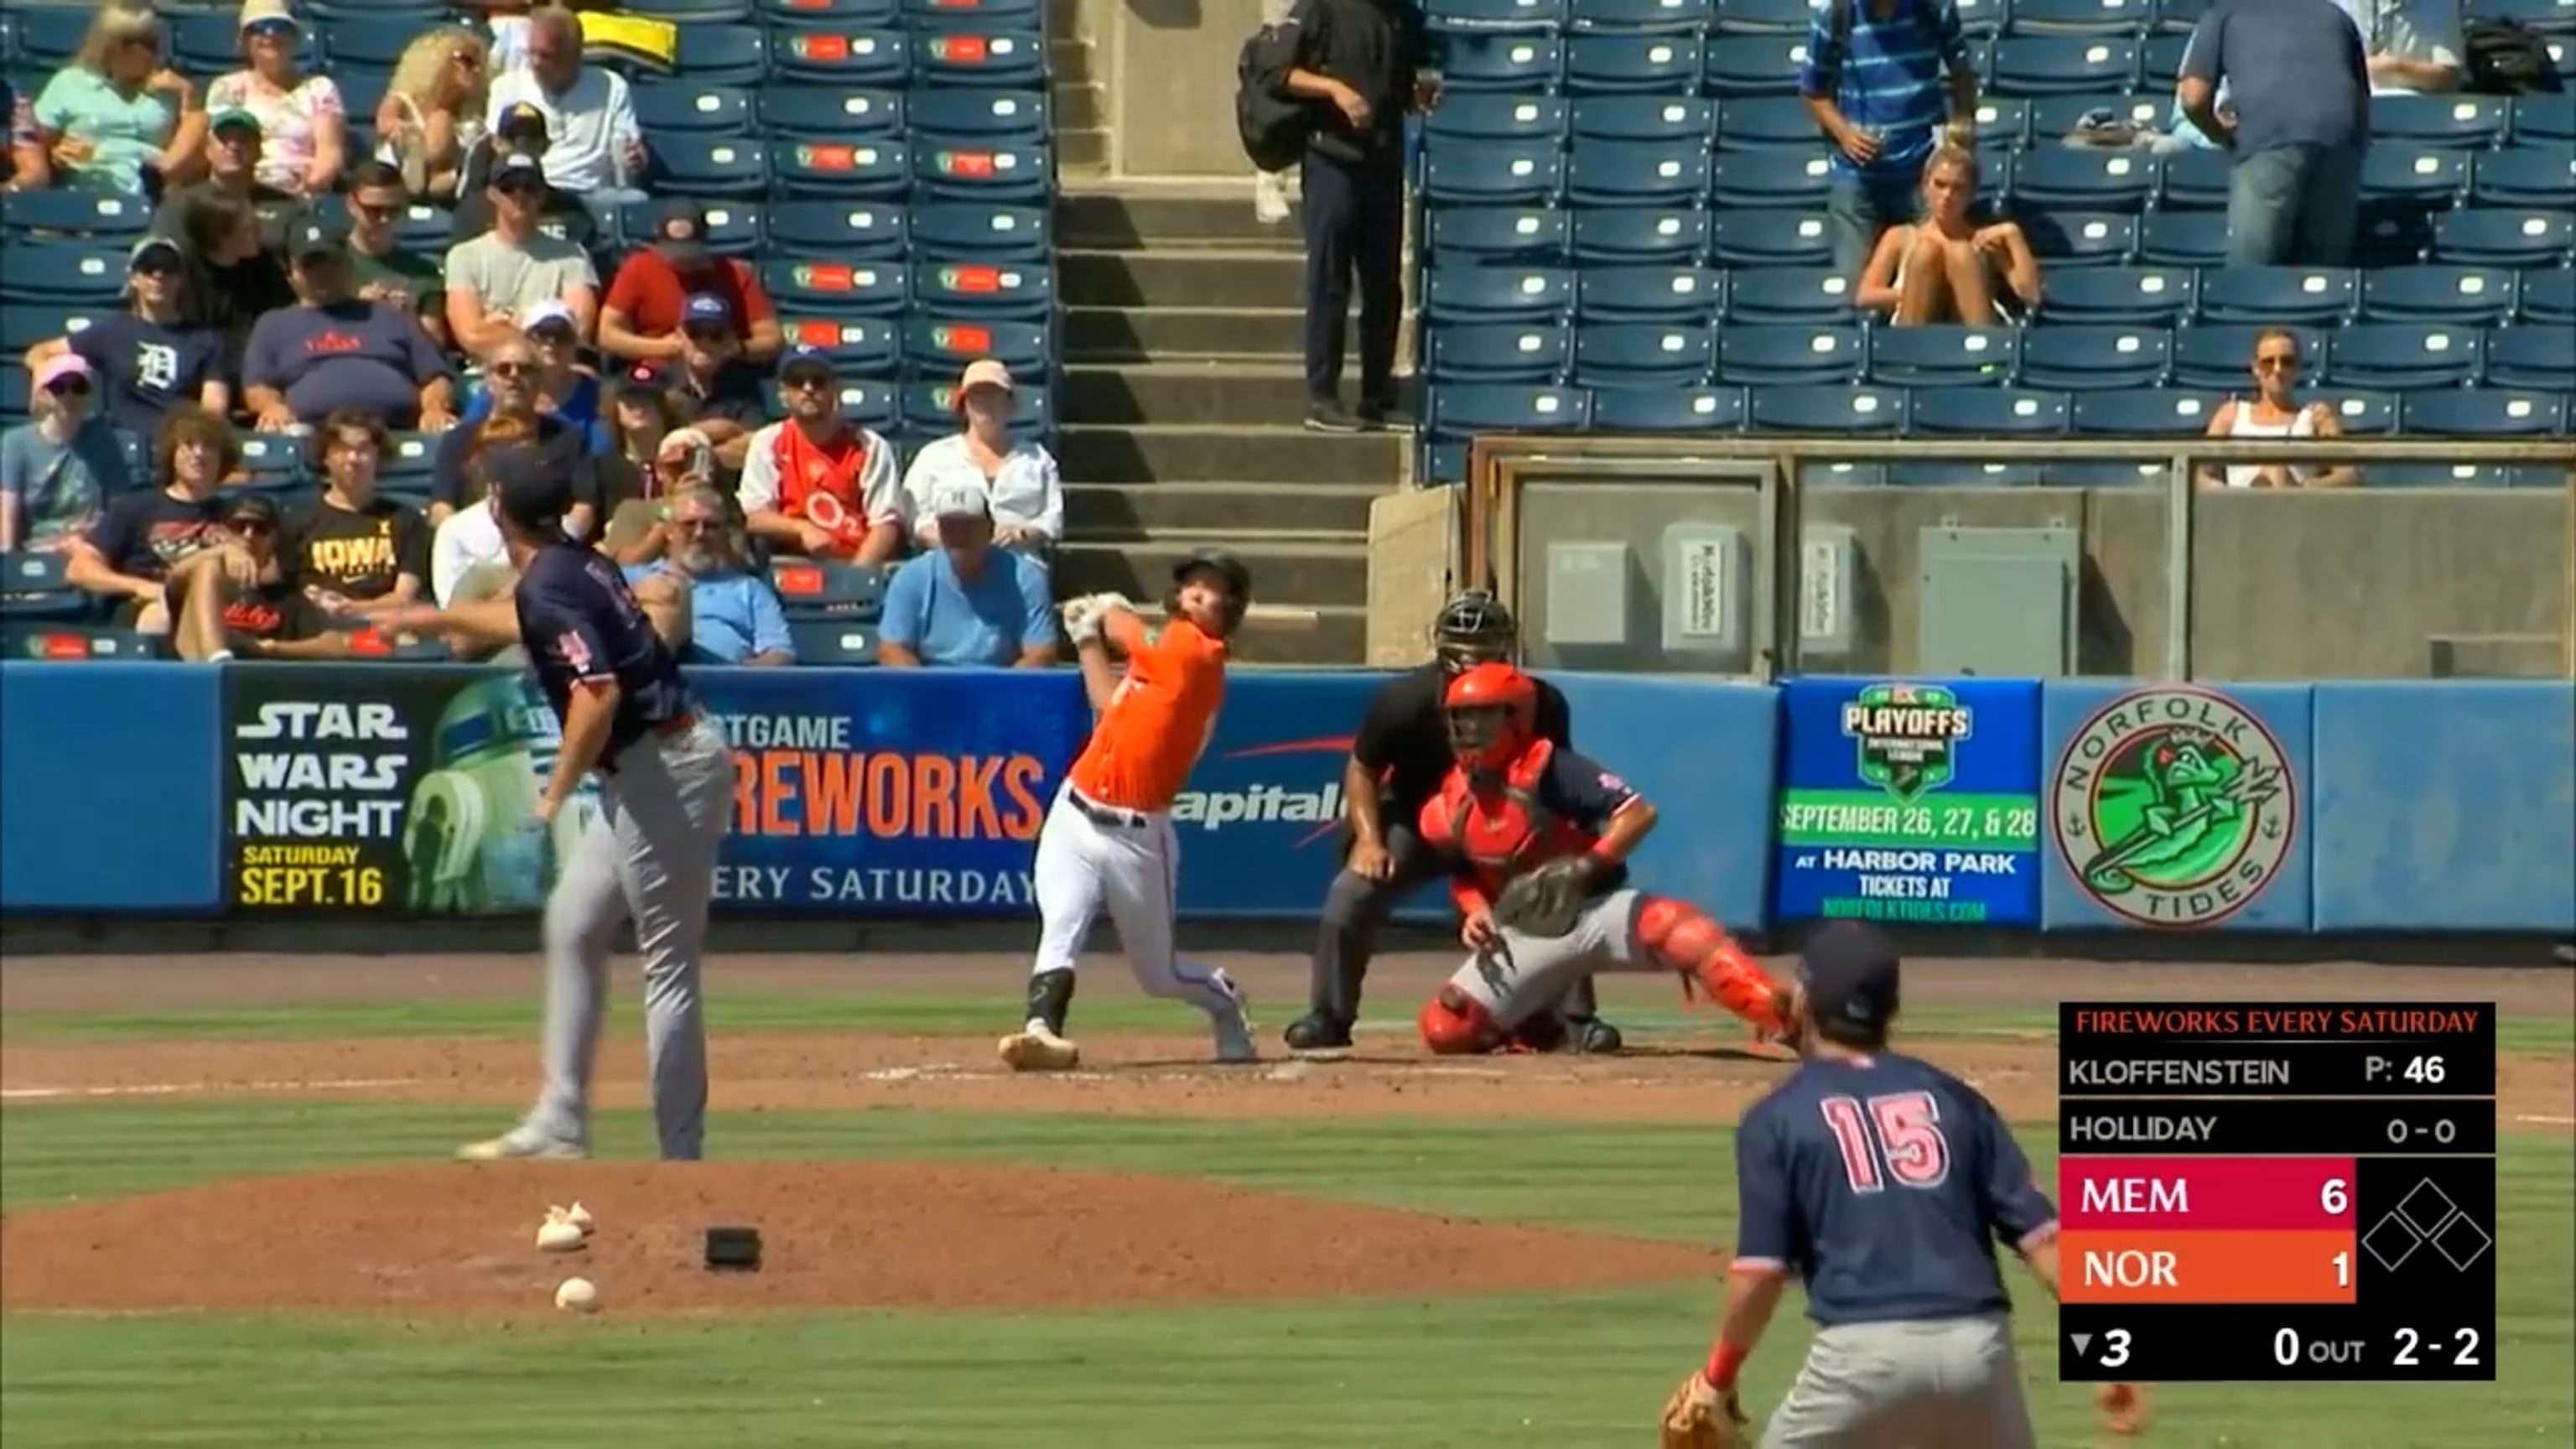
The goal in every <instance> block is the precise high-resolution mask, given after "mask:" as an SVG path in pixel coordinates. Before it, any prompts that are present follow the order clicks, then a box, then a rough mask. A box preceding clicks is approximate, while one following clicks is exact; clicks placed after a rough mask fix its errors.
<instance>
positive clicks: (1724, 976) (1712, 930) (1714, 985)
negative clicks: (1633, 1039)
mask: <svg viewBox="0 0 2576 1449" xmlns="http://www.w3.org/2000/svg"><path fill="white" fill-rule="evenodd" d="M1637 944H1638V945H1640V946H1643V947H1644V948H1645V949H1646V951H1647V953H1648V954H1649V955H1650V956H1652V957H1653V958H1654V960H1655V963H1656V964H1657V965H1660V966H1664V967H1667V968H1669V969H1671V970H1674V971H1678V972H1680V973H1681V974H1682V977H1683V979H1684V980H1686V981H1688V982H1690V983H1692V984H1695V985H1697V986H1698V987H1699V988H1700V989H1701V990H1702V991H1705V992H1707V993H1708V994H1709V996H1710V997H1711V998H1712V999H1713V1000H1715V1001H1716V1002H1717V1004H1718V1005H1720V1006H1723V1007H1725V1008H1726V1009H1727V1010H1729V1011H1731V1012H1734V1013H1735V1014H1736V1015H1737V1016H1740V1017H1742V1018H1744V1019H1745V1020H1746V1021H1749V1022H1751V1023H1753V1025H1754V1027H1755V1028H1756V1029H1758V1030H1760V1031H1762V1032H1763V1033H1764V1034H1766V1035H1769V1036H1773V1037H1778V1036H1780V1035H1781V1034H1783V1032H1784V1031H1785V1030H1786V1028H1787V1025H1788V1024H1787V1022H1786V1021H1785V1020H1784V1019H1783V1017H1782V1016H1781V1003H1782V1002H1783V1001H1785V1000H1786V999H1787V993H1786V992H1784V991H1782V990H1781V989H1780V987H1779V985H1778V984H1777V983H1775V982H1774V981H1772V979H1771V978H1770V976H1769V975H1768V974H1767V973H1765V972H1764V971H1763V969H1762V968H1761V967H1759V966H1757V965H1755V964H1753V958H1752V957H1750V956H1747V955H1745V954H1744V950H1743V948H1742V947H1740V946H1738V945H1736V944H1735V938H1734V937H1732V936H1729V935H1728V934H1726V930H1725V928H1724V927H1722V926H1720V925H1718V923H1717V922H1715V921H1712V920H1710V919H1709V918H1708V917H1707V916H1706V915H1705V914H1703V913H1701V911H1700V910H1699V909H1698V908H1697V907H1696V906H1693V905H1691V904H1689V903H1688V902H1686V901H1677V900H1674V899H1672V898H1671V897H1669V896H1648V897H1646V900H1645V904H1644V905H1643V906H1642V907H1641V908H1640V909H1639V910H1638V912H1637Z"/></svg>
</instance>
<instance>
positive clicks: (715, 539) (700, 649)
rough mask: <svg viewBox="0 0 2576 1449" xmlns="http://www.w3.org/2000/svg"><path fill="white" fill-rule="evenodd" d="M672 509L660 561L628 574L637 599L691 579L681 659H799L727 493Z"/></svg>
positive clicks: (679, 500)
mask: <svg viewBox="0 0 2576 1449" xmlns="http://www.w3.org/2000/svg"><path fill="white" fill-rule="evenodd" d="M670 510H671V516H670V518H669V519H668V520H667V521H666V522H663V523H662V524H660V525H659V526H658V528H657V532H658V533H660V535H661V539H660V543H661V547H660V550H659V553H660V557H661V563H660V564H659V565H658V566H657V565H651V564H645V565H638V566H634V567H630V568H628V569H627V570H626V576H627V578H628V579H630V580H632V581H633V582H634V584H635V586H636V598H637V600H638V601H639V602H641V601H642V600H643V598H644V588H645V585H646V583H647V582H648V581H650V580H653V579H655V578H657V577H673V578H676V579H678V580H680V581H682V582H685V583H686V584H687V595H686V598H687V604H686V608H685V610H684V611H683V612H682V614H681V616H680V617H681V619H682V620H683V624H682V627H681V628H680V630H679V631H678V632H679V635H680V637H679V639H678V640H677V641H676V647H678V648H679V649H680V650H681V662H682V663H684V664H751V665H776V664H793V663H795V662H796V643H795V640H794V639H793V638H792V637H790V636H789V634H788V632H787V611H786V610H785V609H784V608H781V607H780V606H779V603H778V595H777V593H776V592H775V591H773V590H772V589H771V588H770V587H769V580H767V579H764V578H762V577H761V576H760V575H758V574H756V573H753V572H751V571H750V570H749V569H747V568H745V567H744V566H743V562H742V552H741V550H740V549H739V548H737V547H736V546H735V544H734V539H733V529H732V527H731V524H730V521H729V520H728V519H727V518H726V516H725V500H724V495H723V494H721V493H718V492H716V491H715V490H714V489H713V488H709V487H705V486H703V485H701V486H698V487H692V488H688V489H685V490H683V491H682V492H681V493H679V494H678V495H677V496H676V497H674V498H672V499H671V502H670ZM1050 617H1052V614H1050ZM666 637H667V636H666Z"/></svg>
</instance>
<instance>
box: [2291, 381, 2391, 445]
mask: <svg viewBox="0 0 2576 1449" xmlns="http://www.w3.org/2000/svg"><path fill="white" fill-rule="evenodd" d="M2300 396H2301V401H2303V402H2310V403H2323V404H2324V405H2325V406H2326V409H2327V411H2329V412H2331V413H2333V414H2334V416H2335V421H2336V422H2338V423H2341V424H2342V425H2343V430H2344V431H2345V432H2346V433H2348V434H2350V435H2351V436H2353V437H2356V438H2384V437H2386V436H2388V435H2389V434H2391V433H2394V432H2396V431H2397V398H2396V395H2395V394H2393V393H2385V392H2372V391H2367V390H2364V389H2357V388H2341V387H2321V388H2313V389H2311V390H2309V391H2308V392H2306V393H2303V394H2301V395H2300Z"/></svg>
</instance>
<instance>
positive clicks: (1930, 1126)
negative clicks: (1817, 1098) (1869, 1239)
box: [1819, 1092, 1950, 1192]
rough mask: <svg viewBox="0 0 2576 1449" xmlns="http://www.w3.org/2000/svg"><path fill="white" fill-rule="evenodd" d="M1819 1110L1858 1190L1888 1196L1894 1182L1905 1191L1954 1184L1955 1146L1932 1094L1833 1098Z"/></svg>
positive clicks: (1909, 1093)
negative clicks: (1952, 1147) (1943, 1128)
mask: <svg viewBox="0 0 2576 1449" xmlns="http://www.w3.org/2000/svg"><path fill="white" fill-rule="evenodd" d="M1819 1105H1821V1106H1822V1107H1823V1108H1824V1112H1825V1125H1826V1126H1827V1127H1829V1128H1831V1129H1832V1130H1833V1134H1834V1145H1835V1146H1836V1147H1838V1148H1840V1149H1842V1157H1843V1173H1844V1175H1845V1176H1847V1177H1849V1178H1850V1179H1851V1185H1852V1191H1854V1192H1884V1191H1886V1189H1887V1183H1888V1179H1890V1178H1894V1179H1895V1180H1896V1185H1897V1186H1899V1187H1914V1188H1934V1187H1939V1186H1940V1185H1941V1184H1942V1183H1944V1182H1947V1181H1949V1179H1950V1141H1949V1139H1948V1138H1946V1137H1943V1136H1942V1135H1941V1108H1940V1104H1939V1103H1937V1102H1935V1101H1933V1100H1932V1094H1931V1093H1929V1092H1890V1093H1888V1094H1887V1095H1886V1096H1883V1097H1870V1098H1866V1099H1863V1098H1858V1097H1827V1098H1826V1099H1825V1100H1824V1101H1823V1102H1822V1103H1820V1104H1819ZM1881 1162H1884V1163H1885V1164H1886V1168H1885V1170H1884V1171H1882V1170H1881V1169H1880V1166H1879V1164H1880V1163H1881Z"/></svg>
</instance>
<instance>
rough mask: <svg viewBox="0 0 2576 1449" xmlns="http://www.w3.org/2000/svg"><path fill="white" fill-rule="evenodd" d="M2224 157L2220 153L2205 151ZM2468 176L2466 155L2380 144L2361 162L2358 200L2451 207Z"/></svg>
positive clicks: (2431, 207) (2433, 147)
mask: <svg viewBox="0 0 2576 1449" xmlns="http://www.w3.org/2000/svg"><path fill="white" fill-rule="evenodd" d="M2205 154H2208V155H2223V154H2224V153H2223V152H2214V151H2213V152H2208V153H2205ZM2468 175H2469V164H2468V156H2467V154H2466V153H2464V152H2459V151H2446V150H2444V149H2442V148H2440V147H2438V146H2416V145H2408V144H2406V143H2403V142H2396V141H2383V142H2380V143H2378V144H2376V145H2373V146H2372V147H2371V148H2370V149H2369V150H2368V151H2367V152H2364V153H2363V155H2362V159H2361V197H2362V202H2363V204H2364V205H2369V204H2371V203H2374V202H2375V203H2380V204H2383V205H2385V204H2390V203H2403V204H2406V205H2409V206H2414V207H2417V208H2420V209H2423V210H2427V211H2430V210H2435V209H2438V208H2440V207H2445V206H2448V205H2450V204H2451V203H2452V202H2453V201H2454V200H2456V199H2457V198H2458V197H2459V194H2460V188H2461V187H2462V186H2463V185H2464V184H2466V182H2467V180H2468Z"/></svg>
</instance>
